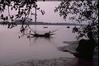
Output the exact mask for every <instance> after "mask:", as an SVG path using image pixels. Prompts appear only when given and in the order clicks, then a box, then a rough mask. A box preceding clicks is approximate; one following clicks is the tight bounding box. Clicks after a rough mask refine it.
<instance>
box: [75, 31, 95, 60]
mask: <svg viewBox="0 0 99 66" xmlns="http://www.w3.org/2000/svg"><path fill="white" fill-rule="evenodd" d="M87 36H88V38H89V39H88V40H85V39H82V40H80V41H79V45H78V47H77V49H76V51H77V53H78V55H77V57H78V58H81V59H86V60H92V59H93V54H94V48H95V46H96V43H95V41H94V39H93V37H92V32H88V34H87Z"/></svg>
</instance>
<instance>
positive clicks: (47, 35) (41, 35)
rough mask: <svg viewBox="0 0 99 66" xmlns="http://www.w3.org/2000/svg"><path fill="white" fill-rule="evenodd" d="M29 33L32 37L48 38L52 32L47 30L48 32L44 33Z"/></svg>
mask: <svg viewBox="0 0 99 66" xmlns="http://www.w3.org/2000/svg"><path fill="white" fill-rule="evenodd" d="M31 35H33V37H44V38H50V37H51V36H52V35H54V34H53V33H52V32H51V31H49V32H46V33H43V34H39V33H36V32H34V34H31Z"/></svg>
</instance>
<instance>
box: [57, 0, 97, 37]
mask: <svg viewBox="0 0 99 66" xmlns="http://www.w3.org/2000/svg"><path fill="white" fill-rule="evenodd" d="M55 12H59V15H60V16H62V17H63V18H64V19H66V18H67V17H69V19H70V20H75V21H76V22H79V23H84V22H86V24H87V26H84V27H83V26H82V27H81V28H82V30H81V28H80V29H79V30H78V31H75V32H77V33H78V34H79V36H80V37H83V36H85V35H86V33H88V32H90V31H91V32H93V36H94V37H95V38H96V37H97V38H98V0H63V1H61V3H60V5H59V6H58V7H56V8H55Z"/></svg>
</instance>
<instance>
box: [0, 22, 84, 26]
mask: <svg viewBox="0 0 99 66" xmlns="http://www.w3.org/2000/svg"><path fill="white" fill-rule="evenodd" d="M3 23H4V22H0V25H7V24H8V23H10V22H5V24H3ZM14 23H15V24H17V25H22V23H21V22H14ZM24 25H76V26H83V25H85V24H75V23H44V22H36V23H35V22H30V23H27V22H26V23H24Z"/></svg>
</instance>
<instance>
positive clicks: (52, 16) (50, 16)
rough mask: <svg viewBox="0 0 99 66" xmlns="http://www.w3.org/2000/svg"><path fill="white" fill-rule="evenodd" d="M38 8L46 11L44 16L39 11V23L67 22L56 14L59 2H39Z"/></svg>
mask: <svg viewBox="0 0 99 66" xmlns="http://www.w3.org/2000/svg"><path fill="white" fill-rule="evenodd" d="M37 4H38V6H39V7H40V8H41V9H42V10H44V11H45V15H42V14H41V13H40V12H39V11H38V16H37V21H43V22H65V20H64V19H63V18H62V17H60V16H59V13H57V12H54V9H55V7H57V6H58V5H59V4H60V2H59V1H46V2H41V1H39V2H37Z"/></svg>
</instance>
